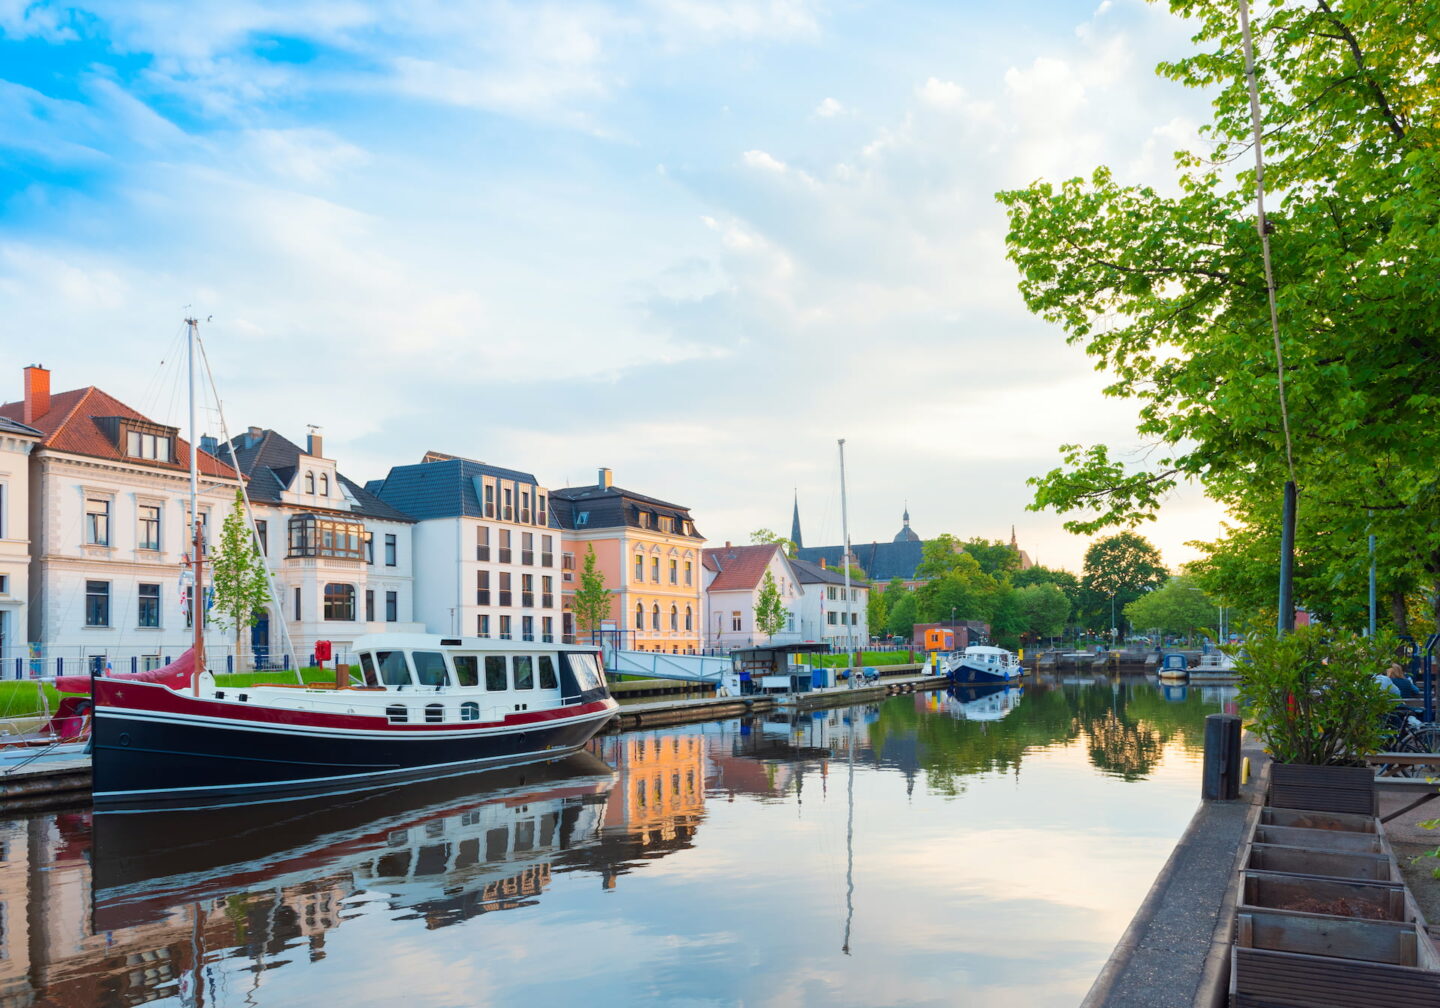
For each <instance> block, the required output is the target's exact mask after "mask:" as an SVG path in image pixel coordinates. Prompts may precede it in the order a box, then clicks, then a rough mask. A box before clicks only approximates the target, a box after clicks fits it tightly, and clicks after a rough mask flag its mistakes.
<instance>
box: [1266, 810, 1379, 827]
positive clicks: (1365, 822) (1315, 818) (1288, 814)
mask: <svg viewBox="0 0 1440 1008" xmlns="http://www.w3.org/2000/svg"><path fill="white" fill-rule="evenodd" d="M1260 825H1261V826H1293V827H1295V828H1296V829H1309V830H1335V831H1341V832H1347V833H1379V832H1380V827H1379V824H1378V822H1377V821H1376V819H1375V817H1374V816H1373V815H1354V814H1353V813H1347V812H1314V811H1310V810H1308V809H1288V808H1269V807H1266V808H1262V809H1261V810H1260Z"/></svg>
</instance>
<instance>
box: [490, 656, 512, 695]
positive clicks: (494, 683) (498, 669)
mask: <svg viewBox="0 0 1440 1008" xmlns="http://www.w3.org/2000/svg"><path fill="white" fill-rule="evenodd" d="M485 688H486V689H487V690H490V691H492V692H493V691H495V690H504V689H509V688H510V677H509V675H507V674H506V671H505V656H504V655H493V654H492V655H486V656H485Z"/></svg>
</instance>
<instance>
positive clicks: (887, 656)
mask: <svg viewBox="0 0 1440 1008" xmlns="http://www.w3.org/2000/svg"><path fill="white" fill-rule="evenodd" d="M853 657H854V656H853V655H848V654H820V655H802V656H801V662H802V663H803V664H805V665H811V666H817V665H818V666H819V667H820V668H848V667H849V666H850V665H851V664H852V662H851V658H853ZM923 660H924V659H923V658H917V657H916V656H915V652H913V651H862V652H860V665H861V666H862V667H865V668H869V667H871V666H875V665H913V664H915V663H916V662H918V661H923Z"/></svg>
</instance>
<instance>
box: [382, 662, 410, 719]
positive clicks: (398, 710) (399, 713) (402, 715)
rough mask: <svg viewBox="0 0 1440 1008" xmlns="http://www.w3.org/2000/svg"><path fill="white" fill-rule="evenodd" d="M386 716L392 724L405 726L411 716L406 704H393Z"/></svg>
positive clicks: (388, 708) (386, 709) (387, 708)
mask: <svg viewBox="0 0 1440 1008" xmlns="http://www.w3.org/2000/svg"><path fill="white" fill-rule="evenodd" d="M392 653H395V652H392ZM385 716H386V717H387V718H389V719H390V723H391V724H404V723H405V722H406V721H409V720H410V714H409V712H408V711H406V710H405V705H404V704H391V705H390V706H389V707H386V708H385Z"/></svg>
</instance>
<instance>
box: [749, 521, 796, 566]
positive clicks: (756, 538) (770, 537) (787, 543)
mask: <svg viewBox="0 0 1440 1008" xmlns="http://www.w3.org/2000/svg"><path fill="white" fill-rule="evenodd" d="M750 542H751V543H752V544H753V545H756V546H760V545H764V544H765V543H774V544H775V545H777V546H779V547H781V548H782V549H783V550H784V551H785V555H786V556H787V557H790V558H792V559H793V558H794V556H795V543H794V542H793V541H792V540H790V539H787V538H786V537H785V536H782V535H781V534H780V533H779V532H775V531H772V530H771V529H768V528H762V529H756V530H755V531H754V532H751V533H750Z"/></svg>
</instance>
